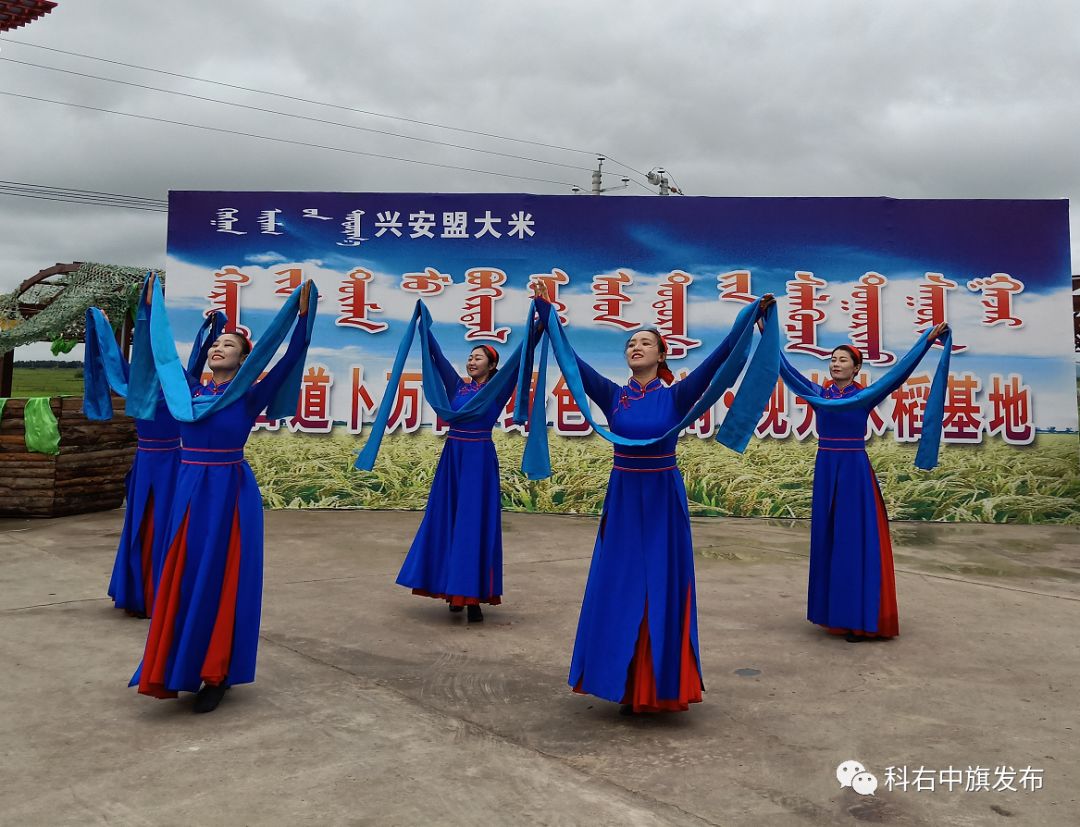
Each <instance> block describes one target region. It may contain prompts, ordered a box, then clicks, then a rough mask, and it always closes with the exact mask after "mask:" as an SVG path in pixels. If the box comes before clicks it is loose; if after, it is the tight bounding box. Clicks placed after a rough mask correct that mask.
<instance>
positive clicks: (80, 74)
mask: <svg viewBox="0 0 1080 827" xmlns="http://www.w3.org/2000/svg"><path fill="white" fill-rule="evenodd" d="M0 60H4V61H7V62H8V63H16V64H18V65H20V66H30V67H33V68H35V69H45V70H47V71H50V72H62V73H64V74H67V75H75V76H77V77H82V78H89V79H91V80H100V81H105V82H106V83H117V84H121V85H123V86H131V87H134V88H136V89H146V90H149V91H151V92H162V93H164V94H166V95H176V96H178V97H182V98H190V99H192V100H198V101H205V102H207V103H217V104H221V105H222V106H235V107H237V108H239V109H247V110H249V111H252V112H263V113H266V114H269V115H280V116H282V117H285V118H294V119H296V120H301V121H311V122H312V123H320V124H326V125H328V126H339V127H342V128H343V129H355V130H358V131H361V132H370V133H373V134H375V135H387V136H389V137H392V138H401V139H403V140H406V141H418V142H420V143H425V144H434V145H435V146H444V147H450V148H452V149H462V150H466V151H468V152H479V153H482V154H485V155H497V156H499V157H501V158H512V159H514V160H518V161H529V162H531V163H535V164H547V165H549V166H556V167H564V168H566V169H574V170H578V171H581V172H590V169H589V168H588V167H581V166H577V165H576V164H564V163H561V162H559V161H548V160H545V159H543V158H531V157H529V156H527V155H515V154H514V153H511V152H498V151H496V150H492V149H481V148H480V147H473V146H467V145H465V144H455V143H452V142H450V141H437V140H434V139H433V138H420V137H417V136H415V135H405V134H403V133H400V132H391V131H389V130H386V129H372V128H371V127H367V126H358V125H356V124H350V123H342V122H341V121H331V120H327V119H325V118H314V117H311V116H309V115H297V114H294V113H292V112H282V111H280V110H278V109H267V108H266V107H263V106H251V105H250V104H246V103H237V102H235V101H227V100H221V99H220V98H211V97H207V96H205V95H194V94H191V93H189V92H180V91H178V90H175V89H163V88H161V87H159V86H149V85H147V84H145V83H135V82H134V81H129V80H120V79H118V78H109V77H102V76H101V75H92V74H89V73H87V72H76V71H74V70H73V69H61V68H59V67H57V66H46V65H43V64H40V63H31V62H29V61H26V60H15V59H14V58H10V57H0ZM607 174H608V175H614V174H615V173H607Z"/></svg>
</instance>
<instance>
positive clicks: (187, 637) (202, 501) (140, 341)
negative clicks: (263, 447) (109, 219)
mask: <svg viewBox="0 0 1080 827" xmlns="http://www.w3.org/2000/svg"><path fill="white" fill-rule="evenodd" d="M154 289H155V292H154V302H153V304H152V305H151V306H150V307H146V305H145V303H143V306H142V311H143V312H144V313H145V315H146V316H147V317H148V319H149V327H150V330H149V335H145V333H146V332H145V331H144V335H143V336H142V337H139V338H137V339H136V345H135V347H136V349H135V353H134V357H133V359H132V366H133V367H132V386H133V388H134V383H135V379H136V377H143V379H144V380H145V381H146V382H147V383H149V384H151V385H153V384H157V385H158V386H159V387H161V388H162V389H163V390H164V393H165V398H166V400H167V401H168V403H169V409H170V410H171V411H172V412H173V414H174V415H177V414H182V415H183V416H177V418H178V419H180V436H181V440H182V442H183V448H182V449H181V454H180V470H179V472H178V474H177V480H176V492H175V494H174V496H173V501H172V508H171V510H170V513H169V518H168V531H167V536H168V538H169V540H168V546H167V550H166V554H165V561H164V564H163V566H162V573H161V578H160V581H159V584H158V590H157V595H156V598H155V601H154V612H153V616H152V618H151V622H150V633H149V635H148V637H147V641H146V648H145V651H144V654H143V661H142V663H141V664H140V666H139V669H138V670H137V671H136V672H135V676H134V677H133V678H132V681H131V684H132V685H138V687H139V692H140V693H142V694H146V695H151V696H153V697H157V698H171V697H175V696H176V693H177V692H181V691H186V692H195V691H198V689H199V688H200V685H201V684H206V685H209V686H213V685H222V684H229V685H233V684H239V683H249V682H251V681H253V680H254V679H255V659H256V652H257V648H258V639H259V618H260V613H261V606H262V568H263V510H262V496H261V494H260V492H259V487H258V485H257V484H256V482H255V477H254V475H253V474H252V472H251V468H250V467H249V466H248V464H247V462H246V461H245V459H244V445H245V443H246V442H247V439H248V436H249V434H250V433H251V428H252V426H253V425H254V423H255V419H256V418H257V417H258V416H259V414H260V413H261V412H262V411H263V410H264V409H265V410H267V411H268V415H269V416H271V417H272V418H274V417H277V418H280V417H281V416H282V415H292V414H294V413H295V412H296V405H297V402H298V400H299V393H300V376H301V372H302V370H303V363H304V357H305V354H306V353H307V349H308V345H309V343H310V341H311V329H312V325H313V322H314V319H313V317H314V315H315V312H316V307H317V299H318V294H317V292H316V291H315V289H314V285H312V288H311V291H310V296H309V301H308V304H307V308H306V318H305V317H303V316H299V314H300V311H301V307H300V295H301V290H302V288H297V290H296V291H294V292H293V294H292V295H291V296H290V297H289V299H288V301H286V302H285V305H284V306H283V307H282V309H281V310H280V311H279V312H278V314H277V315H276V316H275V318H274V320H273V321H272V323H271V324H270V326H269V328H268V329H267V331H266V332H265V334H264V335H263V336H262V337H261V338H260V340H259V342H258V343H257V344H256V345H255V347H254V348H253V350H252V351H251V353H250V355H249V356H248V357H247V359H246V360H245V361H244V363H243V365H242V366H241V368H240V370H239V371H238V372H237V374H236V376H235V377H234V378H233V379H232V380H231V381H230V382H228V383H222V385H221V387H223V388H224V391H223V392H222V393H220V394H216V395H213V394H211V395H203V394H202V392H201V390H199V385H198V382H197V380H196V378H195V377H189V376H188V375H187V374H186V372H185V371H184V370H183V369H182V367H181V366H180V362H179V359H178V358H177V356H176V351H175V345H173V342H172V338H171V334H167V335H163V334H162V331H163V330H165V331H167V329H168V319H167V318H166V313H165V308H164V303H163V301H162V297H161V295H160V289H158V288H157V287H156V285H155V288H154ZM298 316H299V317H298ZM294 321H295V324H294ZM290 326H291V327H292V335H291V336H290V337H289V344H288V348H287V349H286V351H285V353H284V355H283V356H282V357H281V358H280V359H279V360H278V361H277V363H276V364H275V365H274V366H273V367H272V368H271V369H270V371H269V372H268V373H267V374H266V376H265V377H264V378H263V379H261V380H259V381H256V380H257V379H258V376H259V373H260V372H261V371H262V369H263V368H264V367H265V366H266V365H267V364H268V363H269V362H270V360H271V359H272V358H273V356H274V353H275V352H276V351H277V349H278V346H279V345H280V344H281V342H282V340H283V339H284V338H285V334H286V333H288V330H289V328H290ZM147 348H153V353H152V354H149V355H148V353H147ZM151 356H152V358H150V357H151ZM252 365H254V366H255V368H254V369H252V368H250V367H249V366H252ZM136 366H138V370H136ZM181 391H182V392H183V394H184V397H185V398H180V397H181ZM195 394H199V395H198V396H195ZM132 395H133V394H132ZM131 401H132V400H131V396H129V398H128V403H129V408H131V407H134V408H135V409H136V410H140V409H141V405H142V404H144V400H141V401H140V402H139V404H137V405H135V406H132V405H131Z"/></svg>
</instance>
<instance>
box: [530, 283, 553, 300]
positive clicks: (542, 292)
mask: <svg viewBox="0 0 1080 827" xmlns="http://www.w3.org/2000/svg"><path fill="white" fill-rule="evenodd" d="M529 287H531V288H532V291H533V298H534V299H543V300H544V301H546V302H549V303H550V302H551V296H550V295H548V287H547V282H545V281H544V280H543V279H537V280H536V281H534V282H532V283H531V284H530V285H529Z"/></svg>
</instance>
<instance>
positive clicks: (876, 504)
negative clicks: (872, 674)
mask: <svg viewBox="0 0 1080 827" xmlns="http://www.w3.org/2000/svg"><path fill="white" fill-rule="evenodd" d="M939 338H944V351H943V354H942V356H941V359H940V361H939V363H938V369H937V375H936V377H935V379H934V383H933V384H934V387H933V388H932V389H931V392H930V397H929V399H928V401H927V404H926V409H925V411H924V415H923V433H922V444H921V445H920V446H919V455H918V457H917V459H916V465H918V466H919V467H920V468H927V469H929V468H933V467H934V466H935V465H936V464H937V449H938V440H939V437H940V432H941V418H942V407H943V404H944V396H945V387H946V385H947V382H948V371H949V367H948V365H949V352H950V350H951V347H952V342H951V336H950V335H949V328H948V326H947V325H945V324H939V325H938V326H937V327H935V328H933V329H932V330H929V331H927V332H926V333H925V334H924V335H923V336H922V338H921V339H920V340H919V341H918V343H916V345H915V346H914V347H913V348H912V349H911V350H910V351H909V352H908V353H907V354H906V355H905V356H904V357H903V358H902V359H901V360H900V361H899V362H898V363H897V365H896V366H895V367H894V368H893V369H892V370H890V371H889V372H888V373H887V374H886V375H885V376H883V377H882V378H881V379H879V380H878V381H877V382H874V383H873V384H870V385H867V386H866V387H863V386H862V385H860V384H859V383H858V382H856V381H855V377H856V375H858V373H859V371H860V369H861V368H862V361H863V360H862V353H861V352H860V351H859V350H858V349H857V348H855V347H853V346H852V345H840V346H839V347H837V348H835V349H833V351H832V355H831V357H830V360H829V376H830V379H829V381H827V382H826V383H825V384H824V385H818V384H816V383H814V382H811V381H809V380H808V379H806V378H805V377H804V376H803V375H802V374H800V373H799V372H798V371H797V370H796V369H795V368H794V366H792V364H791V363H790V362H789V361H788V360H787V357H786V356H784V355H783V353H781V361H780V373H781V375H782V376H783V378H784V381H785V382H786V383H787V384H788V386H789V387H790V388H791V389H792V390H793V391H794V392H795V393H797V394H798V395H799V396H801V397H802V398H803V399H805V400H806V401H807V403H808V404H809V405H810V406H811V407H812V408H813V409H814V415H815V417H816V419H817V432H818V452H817V460H816V462H815V465H814V494H813V504H812V511H811V523H810V584H809V589H808V594H807V611H806V617H807V619H808V620H809V621H810V622H811V623H816V624H818V625H819V626H824V627H825V628H826V629H827V630H828V631H829V633H830V634H834V635H844V636H845V637H846V639H847V641H848V642H849V643H857V642H860V641H865V640H870V639H874V638H878V639H881V638H891V637H896V636H897V635H898V634H900V623H899V615H898V612H897V606H896V577H895V574H894V571H893V556H892V542H891V540H890V538H889V518H888V515H887V514H886V512H885V502H884V500H883V499H882V497H881V489H880V487H879V486H878V482H877V477H876V476H875V475H874V469H873V468H872V467H871V465H870V459H869V457H868V456H867V454H866V447H865V435H866V421H867V417H869V415H870V412H871V411H872V410H873V409H874V406H875V405H877V404H878V403H880V402H881V401H883V400H884V399H885V398H886V397H887V396H888V395H889V394H890V393H892V392H893V391H894V390H896V389H897V388H899V387H900V386H901V385H902V384H903V383H904V381H905V380H906V379H907V378H908V377H909V376H910V375H911V373H912V371H913V370H915V368H916V366H917V365H918V364H919V362H920V361H921V359H922V357H923V356H925V355H926V353H927V352H928V351H929V350H930V347H931V346H932V345H933V344H934V342H935V341H936V340H937V339H939Z"/></svg>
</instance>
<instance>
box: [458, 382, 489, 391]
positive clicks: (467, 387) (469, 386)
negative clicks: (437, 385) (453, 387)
mask: <svg viewBox="0 0 1080 827" xmlns="http://www.w3.org/2000/svg"><path fill="white" fill-rule="evenodd" d="M486 384H487V382H477V381H476V380H475V379H462V380H461V387H460V388H458V393H479V392H480V389H481V388H483V387H484V385H486Z"/></svg>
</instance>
